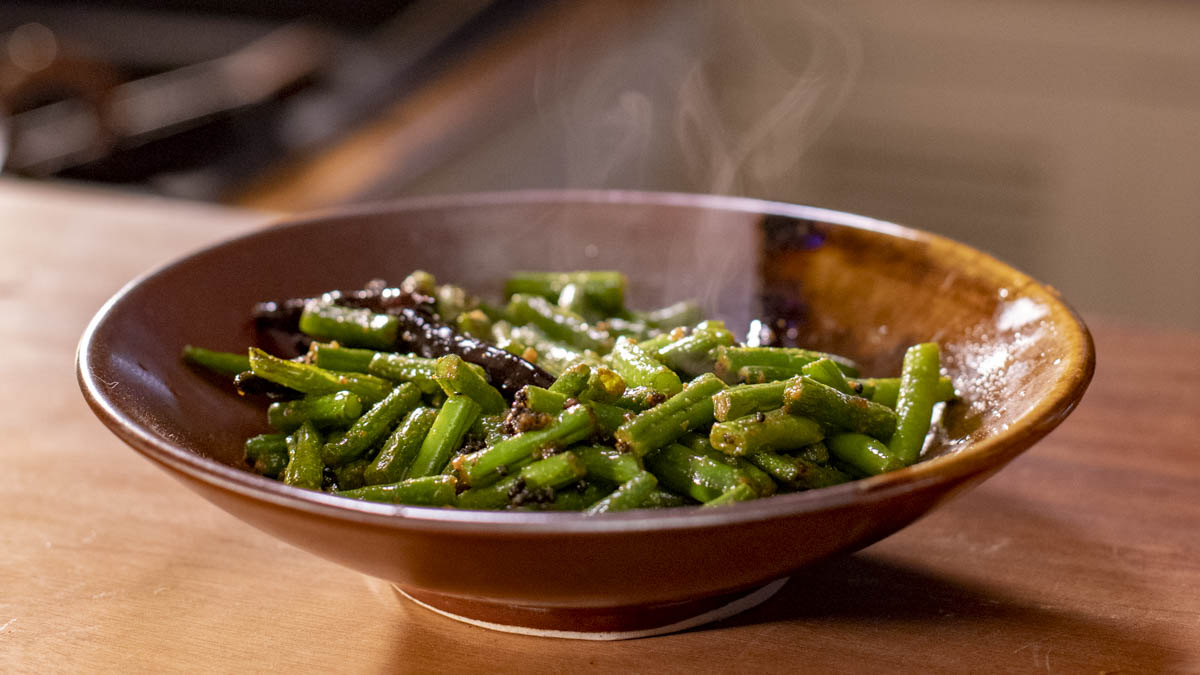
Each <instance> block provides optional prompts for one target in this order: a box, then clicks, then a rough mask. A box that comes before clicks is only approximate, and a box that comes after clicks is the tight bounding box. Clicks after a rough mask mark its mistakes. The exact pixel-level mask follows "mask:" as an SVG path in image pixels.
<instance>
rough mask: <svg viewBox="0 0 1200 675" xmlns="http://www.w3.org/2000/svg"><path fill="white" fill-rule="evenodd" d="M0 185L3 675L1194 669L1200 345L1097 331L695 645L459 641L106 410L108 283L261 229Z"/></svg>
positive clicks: (168, 205) (253, 222) (158, 205)
mask: <svg viewBox="0 0 1200 675" xmlns="http://www.w3.org/2000/svg"><path fill="white" fill-rule="evenodd" d="M266 220H267V217H266V216H264V215H262V214H255V213H252V212H244V211H230V210H225V209H221V208H216V207H210V206H201V205H194V204H188V203H183V202H173V201H166V200H159V199H152V198H147V197H138V196H130V195H124V194H117V193H109V192H103V191H97V190H91V189H83V188H78V187H74V186H69V185H42V184H34V183H27V182H22V181H15V180H11V179H9V180H0V354H2V355H3V358H2V360H0V363H2V364H3V365H2V367H0V373H2V374H3V385H2V386H0V439H3V440H2V441H0V470H2V471H3V476H2V478H0V671H4V672H24V671H28V672H47V671H95V670H109V671H112V670H118V669H120V670H134V671H154V672H159V671H174V670H190V671H197V670H203V671H231V670H235V669H236V670H239V671H245V670H249V671H278V670H281V669H286V670H293V671H294V670H303V671H316V670H337V671H350V672H377V671H414V672H429V671H440V670H456V671H457V670H474V671H487V672H492V671H497V670H499V671H523V672H528V671H556V672H565V671H568V670H575V669H578V668H581V667H582V668H589V669H597V670H613V671H617V670H619V671H623V672H626V671H639V672H696V671H738V672H745V671H750V670H759V671H792V672H794V671H798V670H799V671H813V672H861V671H881V670H884V669H890V670H900V671H920V672H929V671H935V672H987V671H1019V672H1032V671H1046V672H1092V673H1095V672H1118V671H1120V672H1197V671H1200V442H1197V438H1198V436H1197V434H1196V433H1195V431H1194V425H1195V419H1196V417H1197V413H1198V412H1200V334H1195V333H1182V332H1171V331H1167V330H1156V329H1148V328H1141V327H1134V326H1130V325H1124V324H1121V323H1119V322H1115V321H1104V320H1099V319H1098V318H1096V317H1090V319H1091V320H1092V321H1091V323H1092V327H1093V330H1094V333H1095V338H1096V346H1097V353H1098V366H1097V370H1096V378H1095V381H1094V382H1093V384H1092V386H1091V389H1090V391H1089V392H1088V394H1087V396H1086V397H1085V398H1084V401H1083V403H1082V404H1081V405H1080V406H1079V408H1078V410H1077V411H1076V412H1075V413H1074V414H1073V415H1072V417H1071V418H1070V419H1068V420H1067V421H1066V422H1065V423H1064V424H1063V425H1062V426H1061V427H1060V428H1059V429H1058V430H1057V431H1055V432H1054V433H1052V434H1051V435H1050V436H1049V437H1048V438H1047V439H1046V440H1044V441H1043V442H1041V443H1040V444H1038V445H1037V446H1035V447H1034V448H1033V449H1031V450H1030V451H1028V452H1027V453H1026V454H1024V455H1023V456H1022V457H1020V458H1018V459H1017V460H1016V461H1015V462H1013V463H1012V464H1011V465H1010V466H1009V467H1007V468H1006V469H1004V470H1003V471H1002V472H1001V473H999V474H998V475H997V476H995V477H994V478H992V479H991V480H989V481H988V482H986V483H985V484H984V485H983V486H981V487H980V488H978V489H976V490H974V491H973V492H970V493H968V494H966V495H963V496H961V497H959V498H957V499H955V500H954V501H952V502H951V503H949V504H947V505H946V506H945V507H943V508H941V509H939V510H937V511H935V512H934V513H933V514H931V515H930V516H928V517H927V518H925V519H923V520H921V521H920V522H918V523H916V524H915V525H913V526H912V527H909V528H908V529H906V530H904V531H902V532H900V533H898V534H896V535H894V536H892V537H890V538H888V539H886V540H885V541H883V542H881V543H879V544H876V545H874V546H872V547H870V548H868V549H866V550H864V551H862V552H859V553H857V554H855V555H852V556H848V557H844V558H841V559H837V560H834V561H831V562H828V563H825V564H823V565H820V566H818V567H816V568H814V569H810V570H807V571H805V572H802V573H799V574H797V575H796V576H795V577H793V580H792V582H791V583H789V584H788V585H787V586H786V587H785V588H784V589H783V591H781V592H780V593H779V595H777V596H776V597H774V598H773V599H771V600H770V601H768V602H767V603H766V604H764V605H762V606H760V607H759V608H757V609H754V610H752V611H750V612H748V613H746V614H743V615H741V616H738V617H736V618H734V619H731V620H728V621H726V622H723V623H720V624H716V625H711V626H707V627H704V628H701V629H697V630H693V631H690V632H687V633H683V634H677V635H670V636H664V637H657V638H649V639H644V640H636V641H629V642H619V643H590V642H576V641H558V640H547V639H540V638H531V637H522V636H515V635H508V634H501V633H493V632H489V631H485V630H482V629H478V628H474V627H471V626H467V625H464V624H460V623H456V622H454V621H451V620H449V619H446V618H443V617H441V616H439V615H436V614H433V613H431V612H429V611H426V610H424V609H421V608H420V607H417V606H415V605H413V604H411V603H409V602H407V601H405V600H403V599H401V598H400V597H398V596H397V595H396V593H395V592H393V591H392V589H391V588H390V586H388V585H387V584H386V583H384V582H382V581H379V580H376V579H371V578H367V577H364V576H362V575H360V574H357V573H355V572H352V571H350V570H347V569H343V568H340V567H337V566H335V565H333V564H332V563H329V562H326V561H324V560H321V559H318V558H316V557H313V556H311V555H309V554H307V553H304V552H301V551H299V550H296V549H293V548H291V547H289V546H288V545H286V544H283V543H281V542H278V541H276V540H275V539H272V538H271V537H269V536H268V535H265V534H263V533H261V532H259V531H257V530H254V529H253V528H251V527H249V526H247V525H245V524H243V523H242V522H240V521H238V520H236V519H234V518H233V517H231V516H229V515H227V514H225V513H224V512H222V511H220V510H218V509H217V508H216V507H214V506H211V505H210V504H208V503H207V502H205V501H204V500H202V499H201V498H200V497H198V496H196V495H194V494H193V493H191V492H190V491H188V490H187V489H185V488H184V487H183V486H182V485H181V484H179V483H177V482H176V481H174V480H172V479H171V478H169V477H168V476H167V475H166V474H164V473H163V472H161V471H159V470H158V469H157V468H155V467H154V466H152V465H151V464H150V463H149V462H147V461H146V460H144V459H142V458H141V457H139V456H138V455H137V454H136V453H134V452H133V451H131V450H130V449H129V448H127V447H125V446H124V445H123V444H122V443H121V442H120V441H119V440H117V438H116V437H115V436H113V435H112V434H110V433H109V432H108V431H107V430H106V429H105V428H104V427H103V426H102V425H101V424H100V422H99V421H97V420H96V418H95V417H94V416H93V415H92V414H91V412H90V411H89V410H88V408H87V405H86V404H85V403H84V401H83V397H82V396H81V395H80V393H79V390H78V387H77V385H76V381H75V373H74V354H75V347H76V343H77V341H78V340H79V336H80V334H81V333H82V332H83V329H84V327H85V325H86V323H87V321H88V319H89V318H90V317H91V316H92V315H93V314H94V313H95V312H96V310H97V309H99V307H100V305H101V304H102V303H103V302H104V301H105V300H106V299H107V298H108V297H109V296H110V295H111V294H113V293H114V292H115V291H116V290H117V289H118V288H120V287H121V286H122V285H123V284H125V283H126V282H127V281H129V280H130V279H132V278H134V277H135V276H137V275H139V274H140V273H142V272H144V271H146V270H147V269H149V268H151V267H153V266H155V265H158V264H160V263H163V262H166V261H168V260H170V259H172V258H174V257H176V256H178V255H181V254H183V253H185V252H187V251H190V250H192V249H194V248H196V247H198V246H201V245H204V244H208V243H211V242H215V241H217V240H220V239H222V238H226V237H229V236H232V235H235V234H238V233H241V232H245V231H247V230H249V229H252V228H254V227H257V226H259V225H260V224H262V223H263V222H266Z"/></svg>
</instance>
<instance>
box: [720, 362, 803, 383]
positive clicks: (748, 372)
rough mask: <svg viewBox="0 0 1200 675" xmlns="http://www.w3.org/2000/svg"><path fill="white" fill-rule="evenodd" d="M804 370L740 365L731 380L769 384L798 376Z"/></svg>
mask: <svg viewBox="0 0 1200 675" xmlns="http://www.w3.org/2000/svg"><path fill="white" fill-rule="evenodd" d="M803 372H804V369H803V367H801V368H780V367H776V366H742V367H741V368H738V370H737V373H736V374H735V375H734V376H733V378H732V380H733V382H739V383H742V384H770V383H772V382H782V381H785V380H790V379H792V378H793V377H799V376H800V375H801V374H802V373H803Z"/></svg>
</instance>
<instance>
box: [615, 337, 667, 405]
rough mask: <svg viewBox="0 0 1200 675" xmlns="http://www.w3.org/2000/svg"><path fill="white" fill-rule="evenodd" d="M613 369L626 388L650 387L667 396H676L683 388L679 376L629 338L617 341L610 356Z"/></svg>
mask: <svg viewBox="0 0 1200 675" xmlns="http://www.w3.org/2000/svg"><path fill="white" fill-rule="evenodd" d="M609 359H610V361H611V363H612V369H613V370H615V371H617V373H618V374H620V375H621V377H622V378H623V379H624V380H625V384H626V386H630V387H650V388H651V389H654V390H656V391H659V392H662V393H663V394H665V395H666V396H668V397H670V396H674V395H675V394H678V393H679V391H680V390H681V389H682V388H683V383H682V382H681V381H680V380H679V376H678V375H676V374H675V372H674V371H672V370H671V369H670V368H668V367H666V366H664V365H663V364H662V363H659V362H658V361H656V360H655V359H654V358H653V357H651V356H650V355H649V354H647V353H646V352H644V351H642V349H641V348H639V347H638V346H637V343H636V342H634V341H633V340H630V339H629V338H621V339H620V340H617V344H616V346H615V347H613V350H612V353H611V354H609Z"/></svg>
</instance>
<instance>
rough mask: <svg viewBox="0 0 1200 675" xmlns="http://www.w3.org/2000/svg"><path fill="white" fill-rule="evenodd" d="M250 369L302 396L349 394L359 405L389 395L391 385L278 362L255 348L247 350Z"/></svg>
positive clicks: (318, 368)
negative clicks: (354, 395)
mask: <svg viewBox="0 0 1200 675" xmlns="http://www.w3.org/2000/svg"><path fill="white" fill-rule="evenodd" d="M250 368H251V370H252V371H253V372H254V374H255V375H257V376H259V377H261V378H263V379H264V380H269V381H271V382H274V383H276V384H279V385H283V386H285V387H288V388H291V389H295V390H296V391H300V392H303V393H305V394H318V395H320V394H333V393H336V392H339V391H349V392H352V393H354V394H357V395H358V397H359V398H360V399H361V400H362V403H363V405H370V404H372V403H375V402H377V401H380V400H382V399H383V397H384V396H387V395H388V394H389V393H391V391H392V388H393V387H394V386H395V385H394V384H392V383H391V382H389V381H388V380H385V379H383V378H380V377H375V376H373V375H364V374H362V373H346V372H341V371H337V370H326V369H324V368H320V367H317V366H313V365H309V364H307V363H296V362H295V361H288V360H287V359H281V358H277V357H274V356H271V355H270V354H268V353H266V352H264V351H263V350H261V349H258V348H256V347H251V348H250Z"/></svg>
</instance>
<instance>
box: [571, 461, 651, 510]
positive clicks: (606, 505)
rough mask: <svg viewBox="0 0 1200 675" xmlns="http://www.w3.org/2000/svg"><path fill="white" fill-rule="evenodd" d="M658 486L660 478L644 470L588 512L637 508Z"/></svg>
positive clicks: (591, 507) (589, 508)
mask: <svg viewBox="0 0 1200 675" xmlns="http://www.w3.org/2000/svg"><path fill="white" fill-rule="evenodd" d="M657 487H658V479H657V478H655V477H654V474H652V473H650V472H648V471H643V472H641V473H639V474H638V475H636V476H634V477H633V478H631V479H629V480H627V481H625V482H624V483H622V484H621V485H620V486H619V487H617V489H616V491H615V492H613V493H612V494H610V495H609V496H607V497H605V498H604V499H601V500H600V501H598V502H596V503H595V504H593V505H592V506H590V507H588V509H587V511H586V513H589V514H593V515H594V514H597V513H612V512H615V511H628V510H630V509H636V508H638V507H640V506H641V505H642V503H643V502H645V501H646V498H647V497H649V496H650V493H651V492H653V491H654V490H655V488H657Z"/></svg>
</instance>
